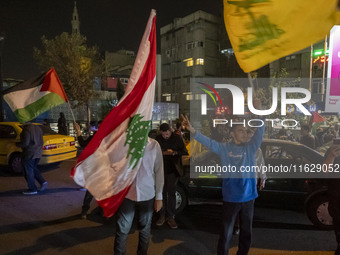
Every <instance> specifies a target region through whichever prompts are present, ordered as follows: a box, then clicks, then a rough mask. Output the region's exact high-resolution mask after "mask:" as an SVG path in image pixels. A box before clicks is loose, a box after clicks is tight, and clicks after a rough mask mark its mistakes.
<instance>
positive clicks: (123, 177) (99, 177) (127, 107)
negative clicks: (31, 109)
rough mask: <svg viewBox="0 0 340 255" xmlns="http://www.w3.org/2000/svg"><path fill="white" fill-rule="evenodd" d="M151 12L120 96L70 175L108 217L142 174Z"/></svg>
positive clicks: (151, 72)
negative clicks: (140, 173) (122, 93)
mask: <svg viewBox="0 0 340 255" xmlns="http://www.w3.org/2000/svg"><path fill="white" fill-rule="evenodd" d="M156 49H157V47H156V12H155V10H152V11H151V14H150V17H149V20H148V23H147V26H146V29H145V32H144V35H143V38H142V41H141V44H140V47H139V50H138V53H137V57H136V61H135V64H134V66H133V69H132V72H131V75H130V78H129V82H128V85H127V87H126V90H125V94H124V96H123V97H122V98H121V100H120V101H119V102H118V104H117V106H115V107H114V108H113V109H112V110H111V112H110V113H109V114H108V115H107V116H106V118H105V119H104V120H103V122H102V124H101V127H100V129H98V131H97V133H96V134H95V135H94V137H93V138H92V139H91V141H90V142H89V144H88V145H87V146H86V147H85V149H84V150H83V152H82V153H81V154H80V155H79V157H78V160H77V164H76V166H75V167H74V168H72V170H71V176H72V177H73V179H74V181H75V182H76V183H77V184H78V185H80V186H83V187H85V188H86V189H87V190H88V191H89V192H90V193H91V194H92V195H93V197H94V198H95V199H96V200H97V202H98V204H99V206H101V207H102V208H103V211H104V215H105V216H106V217H111V216H112V215H114V214H115V212H116V211H117V210H118V208H119V207H120V205H121V203H122V202H123V201H124V199H125V197H126V196H127V194H128V193H129V190H130V189H131V187H133V186H132V185H133V183H134V181H135V179H136V176H137V175H138V172H139V171H140V169H141V164H142V161H143V160H142V159H143V156H144V151H145V150H147V149H146V148H147V142H148V133H149V130H150V127H151V125H150V124H151V117H152V109H153V101H154V94H155V83H156Z"/></svg>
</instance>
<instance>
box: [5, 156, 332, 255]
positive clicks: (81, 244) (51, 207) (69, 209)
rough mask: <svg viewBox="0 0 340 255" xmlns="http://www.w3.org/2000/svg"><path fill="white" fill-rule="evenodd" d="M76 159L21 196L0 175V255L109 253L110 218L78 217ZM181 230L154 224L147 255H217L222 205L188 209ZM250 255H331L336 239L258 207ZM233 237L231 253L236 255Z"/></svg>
mask: <svg viewBox="0 0 340 255" xmlns="http://www.w3.org/2000/svg"><path fill="white" fill-rule="evenodd" d="M74 163H75V160H69V161H64V162H62V163H61V164H60V165H59V166H58V167H48V168H46V167H45V168H44V172H43V175H44V177H45V178H46V180H47V181H48V190H47V191H46V192H44V193H41V194H38V195H35V196H24V195H22V194H21V191H22V190H24V189H26V183H25V180H24V178H23V177H22V176H18V175H13V174H10V173H8V172H6V171H4V169H2V171H1V172H0V204H1V207H0V213H1V216H2V217H1V219H0V254H6V255H14V254H25V255H32V254H48V255H50V254H68V255H76V254H77V255H78V254H96V255H99V254H100V255H101V254H113V251H112V250H113V237H114V232H115V228H114V219H106V220H105V219H103V218H101V216H100V215H98V214H96V211H93V209H95V208H96V203H95V201H93V202H92V207H91V211H93V212H92V213H91V214H90V215H89V217H88V219H87V220H83V219H80V217H79V213H80V210H81V205H82V200H83V198H84V194H85V191H84V189H82V188H81V187H79V186H78V185H76V184H75V183H74V182H73V180H72V179H71V178H70V177H69V172H70V168H71V166H72V165H73V164H74ZM177 220H178V225H179V229H178V230H170V229H169V228H168V227H167V226H166V225H164V226H163V227H160V228H158V227H156V226H153V228H152V238H151V241H150V248H149V254H166V255H171V254H176V255H181V254H183V255H184V254H186V255H195V254H197V255H198V254H216V251H215V250H216V245H217V240H218V232H219V227H220V221H221V220H220V207H219V206H217V205H192V206H189V207H188V208H186V210H185V211H184V212H183V213H181V214H179V215H178V216H177ZM253 233H254V238H253V239H254V240H253V245H252V249H251V251H250V254H251V255H255V254H261V255H267V254H268V255H276V254H292V255H314V254H315V255H316V254H320V255H331V254H334V251H333V250H334V249H335V237H334V234H333V232H331V231H320V230H318V229H316V228H315V227H314V226H313V225H312V224H311V223H310V222H309V221H308V219H307V217H306V216H305V215H304V213H303V212H299V211H289V210H279V209H269V208H256V210H255V219H254V229H253ZM137 238H138V232H136V231H134V230H132V233H131V236H130V238H129V241H128V250H127V254H128V255H130V254H135V251H136V247H137ZM236 245H237V239H236V237H234V240H233V248H232V252H231V254H235V253H236V250H237V248H236Z"/></svg>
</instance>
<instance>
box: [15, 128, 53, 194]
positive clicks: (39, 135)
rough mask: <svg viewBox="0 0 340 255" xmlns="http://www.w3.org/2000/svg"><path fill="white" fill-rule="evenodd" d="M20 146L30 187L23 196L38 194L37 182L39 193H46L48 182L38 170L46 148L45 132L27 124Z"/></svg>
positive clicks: (22, 133)
mask: <svg viewBox="0 0 340 255" xmlns="http://www.w3.org/2000/svg"><path fill="white" fill-rule="evenodd" d="M19 146H20V147H21V148H22V158H21V161H22V165H23V167H24V174H25V179H26V181H27V185H28V190H27V191H24V192H23V194H24V195H35V194H37V193H38V189H37V186H36V185H35V180H37V181H38V182H39V184H40V189H39V191H44V190H45V189H46V188H47V182H46V181H45V179H44V178H43V177H42V175H41V174H40V171H39V169H38V168H37V166H38V163H39V161H40V158H41V156H42V151H43V146H44V140H43V132H42V130H41V128H40V127H39V126H38V125H33V124H32V123H30V122H27V123H25V124H24V125H23V127H22V132H21V134H20V143H19Z"/></svg>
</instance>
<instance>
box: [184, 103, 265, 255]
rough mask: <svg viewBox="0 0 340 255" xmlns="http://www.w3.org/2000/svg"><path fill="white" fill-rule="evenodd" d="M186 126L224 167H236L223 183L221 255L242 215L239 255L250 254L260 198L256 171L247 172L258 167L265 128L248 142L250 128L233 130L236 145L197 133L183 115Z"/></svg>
mask: <svg viewBox="0 0 340 255" xmlns="http://www.w3.org/2000/svg"><path fill="white" fill-rule="evenodd" d="M256 102H257V103H256V106H255V100H254V107H256V108H257V109H260V107H261V103H260V102H259V101H258V100H256ZM183 119H184V121H183V125H184V126H185V127H186V128H187V129H188V130H189V131H190V132H191V133H192V134H193V137H194V139H196V140H197V141H198V142H200V143H202V144H203V145H205V146H207V147H208V148H210V149H211V150H212V151H213V152H214V153H216V154H218V155H219V156H220V158H221V163H222V166H221V167H223V166H228V165H230V166H232V167H234V169H236V172H234V173H225V174H224V176H223V177H224V179H223V182H222V195H223V216H222V217H223V218H222V221H223V222H222V230H221V233H220V237H219V241H218V246H217V254H218V255H222V254H223V255H226V254H228V251H229V248H230V241H231V238H232V235H233V227H234V224H235V220H236V217H237V216H238V215H239V216H240V236H239V245H238V251H237V255H245V254H248V251H249V249H250V245H251V238H252V223H253V215H254V201H255V198H257V196H258V194H257V188H256V172H246V171H244V170H246V169H251V167H252V166H256V163H255V154H256V151H257V150H258V148H259V147H260V145H261V143H262V140H263V135H264V130H265V128H264V125H263V126H262V127H260V128H257V130H256V131H255V134H254V135H253V137H252V139H251V140H250V141H249V142H247V128H246V127H244V126H243V125H240V124H239V125H233V126H232V127H231V133H230V134H231V136H232V138H233V141H232V142H228V143H220V142H216V141H215V140H213V139H211V138H209V137H206V136H204V135H202V134H201V133H199V132H197V131H196V130H195V129H194V128H193V127H192V126H191V124H190V122H189V120H188V118H186V117H184V116H183Z"/></svg>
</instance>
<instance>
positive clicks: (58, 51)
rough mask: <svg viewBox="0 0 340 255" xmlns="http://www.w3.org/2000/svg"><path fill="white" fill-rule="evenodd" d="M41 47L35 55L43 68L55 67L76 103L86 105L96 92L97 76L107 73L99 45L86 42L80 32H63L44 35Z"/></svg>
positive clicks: (69, 96)
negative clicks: (99, 51) (50, 36)
mask: <svg viewBox="0 0 340 255" xmlns="http://www.w3.org/2000/svg"><path fill="white" fill-rule="evenodd" d="M41 42H42V49H38V48H34V52H33V56H34V59H35V60H36V62H37V64H38V65H39V66H40V67H41V68H42V70H44V71H45V70H47V69H50V68H51V67H54V68H55V70H56V72H57V74H58V76H59V79H60V80H61V82H62V84H63V86H64V89H65V92H66V94H67V97H68V98H69V100H70V101H71V102H73V106H77V105H87V104H88V102H89V99H90V98H91V97H92V95H93V85H94V79H95V77H102V75H103V74H104V64H103V63H104V61H103V60H102V59H101V57H100V55H99V53H98V49H97V48H96V47H89V46H87V45H86V37H84V36H82V35H80V34H68V33H62V34H61V35H58V36H56V37H55V38H53V39H51V40H48V39H47V38H46V37H45V36H43V37H42V38H41Z"/></svg>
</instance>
